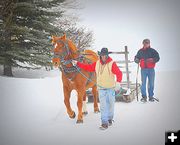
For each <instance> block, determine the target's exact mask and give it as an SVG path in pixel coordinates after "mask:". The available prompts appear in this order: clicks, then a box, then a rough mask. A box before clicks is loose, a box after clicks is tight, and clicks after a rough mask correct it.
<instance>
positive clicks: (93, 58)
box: [52, 34, 98, 62]
mask: <svg viewBox="0 0 180 145" xmlns="http://www.w3.org/2000/svg"><path fill="white" fill-rule="evenodd" d="M58 40H62V41H64V42H65V43H68V47H69V49H71V52H73V54H72V55H73V57H77V55H78V54H79V53H77V52H78V51H79V50H78V48H77V47H76V45H75V44H74V43H73V41H71V40H69V39H67V38H66V34H64V35H63V36H61V37H56V36H52V43H58V42H57V41H58ZM56 49H58V48H56ZM59 49H60V48H59ZM81 54H83V55H84V57H85V58H87V59H89V60H91V61H92V62H96V61H97V60H98V55H97V54H96V53H95V52H94V51H92V50H89V49H86V50H84V51H83V52H81Z"/></svg>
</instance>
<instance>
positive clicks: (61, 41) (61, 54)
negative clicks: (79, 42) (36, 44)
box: [52, 34, 77, 67]
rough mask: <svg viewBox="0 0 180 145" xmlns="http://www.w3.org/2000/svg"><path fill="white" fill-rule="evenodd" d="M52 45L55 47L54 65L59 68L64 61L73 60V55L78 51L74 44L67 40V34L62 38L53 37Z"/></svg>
mask: <svg viewBox="0 0 180 145" xmlns="http://www.w3.org/2000/svg"><path fill="white" fill-rule="evenodd" d="M52 44H53V45H54V49H53V52H54V58H53V60H52V61H53V65H54V66H55V67H58V66H59V65H60V64H61V62H62V61H65V60H68V59H72V58H73V57H75V56H74V55H73V54H75V53H74V52H76V51H77V48H76V46H75V45H74V43H73V42H72V41H70V40H68V39H67V38H66V34H64V35H63V36H61V37H56V36H52Z"/></svg>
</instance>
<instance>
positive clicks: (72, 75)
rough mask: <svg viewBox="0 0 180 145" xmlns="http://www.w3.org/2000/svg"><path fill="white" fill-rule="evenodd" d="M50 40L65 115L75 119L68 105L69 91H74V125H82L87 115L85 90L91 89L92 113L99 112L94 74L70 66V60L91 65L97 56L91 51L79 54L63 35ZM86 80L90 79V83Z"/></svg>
mask: <svg viewBox="0 0 180 145" xmlns="http://www.w3.org/2000/svg"><path fill="white" fill-rule="evenodd" d="M51 40H52V44H53V45H54V49H53V53H54V58H53V59H52V63H53V65H54V66H55V67H59V68H60V70H61V72H62V82H63V92H64V104H65V106H66V109H67V114H68V115H69V117H70V118H72V119H74V118H75V117H76V113H75V112H74V111H73V109H72V108H71V104H70V96H71V91H72V90H76V91H77V107H78V117H77V121H76V123H83V115H84V114H87V110H86V103H85V102H86V90H87V89H89V88H92V94H93V97H94V112H95V113H98V112H99V107H98V91H97V86H96V74H95V72H87V71H85V70H83V69H80V68H79V69H78V67H77V66H74V65H73V64H72V62H71V60H73V59H75V60H79V61H81V62H84V63H92V62H96V61H97V60H98V55H97V54H96V53H95V52H94V51H92V50H84V52H80V51H79V50H78V49H77V47H76V46H75V44H74V43H73V42H72V41H71V40H69V39H67V38H66V35H65V34H64V35H63V36H61V37H56V36H52V38H51ZM80 72H81V73H80ZM82 74H84V75H85V76H86V77H84V76H83V75H82ZM88 78H89V79H91V81H90V80H89V79H88Z"/></svg>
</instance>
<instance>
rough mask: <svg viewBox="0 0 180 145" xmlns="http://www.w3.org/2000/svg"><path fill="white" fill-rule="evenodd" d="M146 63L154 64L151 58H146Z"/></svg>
mask: <svg viewBox="0 0 180 145" xmlns="http://www.w3.org/2000/svg"><path fill="white" fill-rule="evenodd" d="M146 61H147V62H152V63H153V62H154V59H153V58H148V59H146Z"/></svg>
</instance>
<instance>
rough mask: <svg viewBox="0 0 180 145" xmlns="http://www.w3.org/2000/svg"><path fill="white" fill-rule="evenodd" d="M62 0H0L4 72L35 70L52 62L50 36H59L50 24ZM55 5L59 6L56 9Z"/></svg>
mask: <svg viewBox="0 0 180 145" xmlns="http://www.w3.org/2000/svg"><path fill="white" fill-rule="evenodd" d="M63 2H65V0H3V1H0V64H2V65H4V75H7V76H12V75H13V74H12V67H22V68H30V69H36V68H41V67H43V66H50V65H51V53H50V49H51V48H50V42H48V39H47V37H48V36H49V35H52V34H53V35H62V33H63V31H62V30H61V29H59V28H57V27H56V26H54V25H53V22H54V21H55V20H56V18H57V17H61V16H62V14H63V10H62V9H60V8H59V5H60V4H62V3H63ZM57 7H58V9H57Z"/></svg>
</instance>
